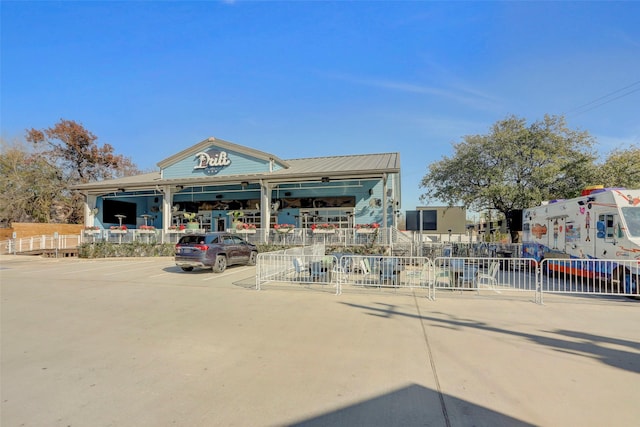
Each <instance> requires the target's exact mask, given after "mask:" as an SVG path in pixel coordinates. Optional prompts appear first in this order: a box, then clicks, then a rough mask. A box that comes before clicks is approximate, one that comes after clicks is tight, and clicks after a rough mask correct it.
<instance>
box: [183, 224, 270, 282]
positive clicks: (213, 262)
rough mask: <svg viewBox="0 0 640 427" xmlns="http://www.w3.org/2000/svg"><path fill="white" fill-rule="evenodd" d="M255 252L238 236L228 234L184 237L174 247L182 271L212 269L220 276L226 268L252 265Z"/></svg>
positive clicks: (254, 246) (251, 245)
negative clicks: (233, 265) (234, 265)
mask: <svg viewBox="0 0 640 427" xmlns="http://www.w3.org/2000/svg"><path fill="white" fill-rule="evenodd" d="M257 257H258V248H257V247H256V245H254V244H253V243H249V242H247V241H246V240H244V239H243V238H241V237H240V236H237V235H235V234H228V233H198V234H187V235H185V236H182V237H181V238H180V241H179V242H178V243H177V244H176V247H175V261H176V265H177V266H178V267H180V268H181V269H182V270H183V271H191V270H193V269H194V268H211V269H212V270H213V272H214V273H222V272H223V271H224V270H225V269H226V268H227V266H228V265H232V264H246V265H255V264H256V258H257Z"/></svg>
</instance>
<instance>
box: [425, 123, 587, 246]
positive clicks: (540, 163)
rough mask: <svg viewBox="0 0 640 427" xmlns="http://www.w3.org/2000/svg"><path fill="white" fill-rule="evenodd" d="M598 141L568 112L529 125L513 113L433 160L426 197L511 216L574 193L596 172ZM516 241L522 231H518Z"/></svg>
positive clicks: (430, 166) (429, 199)
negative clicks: (572, 125) (569, 119)
mask: <svg viewBox="0 0 640 427" xmlns="http://www.w3.org/2000/svg"><path fill="white" fill-rule="evenodd" d="M593 143H594V140H593V138H592V137H591V136H590V135H589V133H588V132H582V131H576V130H571V129H569V128H567V126H566V123H565V119H564V117H562V116H548V115H547V116H545V117H544V119H543V120H539V121H536V122H534V123H531V124H530V125H527V122H526V120H525V119H523V118H518V117H515V116H509V117H507V118H505V119H503V120H500V121H498V122H496V123H495V124H494V125H493V126H492V127H491V129H490V131H489V133H488V134H486V135H468V136H465V137H464V138H463V141H462V142H459V143H456V144H454V146H453V148H454V154H453V156H452V157H444V158H443V159H442V160H440V161H437V162H434V163H432V164H430V165H429V170H428V173H427V174H426V175H425V176H424V177H423V178H422V181H421V183H420V187H421V188H424V189H425V192H424V194H422V196H421V200H422V201H423V202H429V201H431V200H439V201H442V202H445V203H447V204H449V205H450V206H460V205H463V206H465V207H466V208H470V209H473V210H476V211H478V212H481V211H484V210H488V209H490V210H496V211H499V212H500V213H502V214H503V215H504V217H505V218H510V217H511V215H512V213H513V212H514V211H516V210H520V209H524V208H527V207H530V206H534V205H537V204H539V203H540V202H542V201H543V200H549V199H554V198H566V197H573V196H576V195H579V194H580V191H581V189H582V188H583V187H584V186H585V185H586V184H588V183H589V182H590V181H591V180H592V178H593V176H594V175H595V165H594V160H595V156H594V154H593V153H592V146H593ZM511 235H512V240H513V241H517V240H518V234H517V233H516V232H512V233H511Z"/></svg>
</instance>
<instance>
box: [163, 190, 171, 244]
mask: <svg viewBox="0 0 640 427" xmlns="http://www.w3.org/2000/svg"><path fill="white" fill-rule="evenodd" d="M171 190H172V187H171V186H170V185H164V186H163V187H162V195H163V197H162V230H163V231H164V232H165V233H166V232H167V231H169V226H170V225H171V219H172V214H173V212H172V211H171V206H172V205H173V193H172V191H171Z"/></svg>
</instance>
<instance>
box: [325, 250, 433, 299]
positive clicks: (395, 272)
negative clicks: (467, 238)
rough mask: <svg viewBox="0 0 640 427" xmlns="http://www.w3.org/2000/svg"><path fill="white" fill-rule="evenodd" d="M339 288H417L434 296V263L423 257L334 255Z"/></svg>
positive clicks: (431, 297)
mask: <svg viewBox="0 0 640 427" xmlns="http://www.w3.org/2000/svg"><path fill="white" fill-rule="evenodd" d="M337 258H338V259H337V261H338V268H337V279H338V280H339V283H338V285H339V289H340V290H342V289H343V288H344V287H345V286H349V287H353V288H355V289H357V288H380V289H382V288H390V289H394V290H400V289H419V290H424V291H426V292H427V297H428V298H429V299H433V298H434V295H433V274H432V272H433V263H432V262H431V260H430V259H429V258H426V257H413V256H395V255H394V256H380V255H351V254H344V255H340V256H338V257H337Z"/></svg>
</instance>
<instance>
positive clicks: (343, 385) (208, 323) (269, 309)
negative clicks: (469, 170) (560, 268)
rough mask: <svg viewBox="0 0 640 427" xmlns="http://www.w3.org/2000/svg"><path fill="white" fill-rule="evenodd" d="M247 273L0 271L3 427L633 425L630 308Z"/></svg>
mask: <svg viewBox="0 0 640 427" xmlns="http://www.w3.org/2000/svg"><path fill="white" fill-rule="evenodd" d="M254 271H255V268H253V267H244V266H237V267H231V268H229V269H228V270H227V271H226V272H225V273H223V274H213V273H211V272H209V271H198V272H191V273H184V272H182V271H180V270H179V269H177V268H176V267H175V266H174V265H173V262H172V259H170V258H155V259H115V260H108V259H107V260H79V259H71V258H67V259H40V258H30V257H21V256H18V257H14V256H2V257H0V283H1V288H0V291H1V306H0V308H1V321H2V323H1V330H0V332H1V344H2V347H1V353H0V369H1V370H0V386H1V389H0V391H1V401H2V407H1V409H2V411H1V412H2V414H1V416H0V417H1V418H0V424H1V425H2V426H3V427H8V426H154V427H156V426H283V425H298V426H329V425H330V426H530V425H536V426H538V425H539V426H567V425H580V426H602V425H610V426H614V425H615V426H634V425H639V424H640V405H638V396H639V393H638V392H639V391H640V332H639V325H640V306H639V302H638V301H634V300H629V299H620V298H602V299H599V298H593V297H591V298H582V297H577V296H565V297H558V296H549V295H545V305H536V304H534V303H533V302H532V301H531V299H532V296H531V297H529V296H526V295H522V296H517V297H511V298H510V297H506V296H498V295H495V296H486V295H480V296H478V295H475V294H471V293H469V294H462V295H461V294H459V293H451V294H446V293H438V300H436V301H430V300H428V299H426V298H424V295H423V294H420V293H416V294H415V295H413V294H411V293H410V292H409V293H394V292H393V291H390V290H377V289H375V290H370V291H364V292H360V291H350V290H349V289H347V288H345V290H344V293H343V294H342V295H339V296H336V295H334V294H333V289H323V288H322V287H321V285H317V286H316V287H314V288H311V289H310V288H307V287H305V286H297V285H288V286H266V287H264V288H263V290H261V291H256V290H255V289H254V288H253V284H254Z"/></svg>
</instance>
